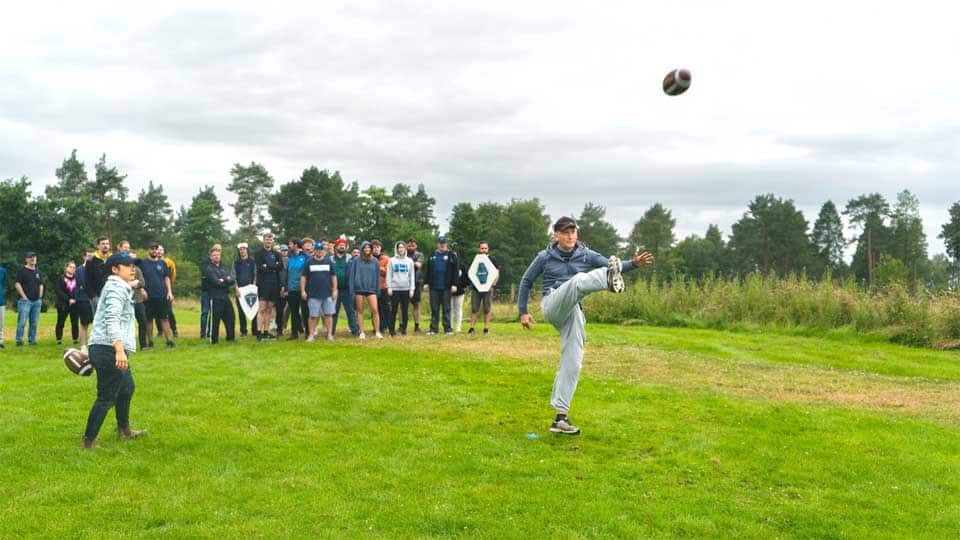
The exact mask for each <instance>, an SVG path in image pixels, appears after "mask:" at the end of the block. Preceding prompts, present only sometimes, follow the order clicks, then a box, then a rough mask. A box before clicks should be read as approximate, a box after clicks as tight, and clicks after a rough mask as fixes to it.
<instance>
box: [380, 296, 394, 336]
mask: <svg viewBox="0 0 960 540" xmlns="http://www.w3.org/2000/svg"><path fill="white" fill-rule="evenodd" d="M390 305H391V302H390V295H389V294H387V290H386V289H380V294H379V295H377V311H379V312H380V332H386V331H387V330H388V329H389V328H390V321H391V320H392V319H393V317H392V316H391V315H390V311H391V309H390Z"/></svg>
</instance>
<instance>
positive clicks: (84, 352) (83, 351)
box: [80, 345, 90, 354]
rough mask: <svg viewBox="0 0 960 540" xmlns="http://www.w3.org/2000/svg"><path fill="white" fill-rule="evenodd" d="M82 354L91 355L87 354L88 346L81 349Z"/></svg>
mask: <svg viewBox="0 0 960 540" xmlns="http://www.w3.org/2000/svg"><path fill="white" fill-rule="evenodd" d="M80 352H82V353H83V354H90V353H89V352H87V346H86V345H84V346H83V347H80Z"/></svg>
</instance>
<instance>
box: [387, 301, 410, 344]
mask: <svg viewBox="0 0 960 540" xmlns="http://www.w3.org/2000/svg"><path fill="white" fill-rule="evenodd" d="M397 308H399V310H398V309H397ZM409 309H410V291H393V296H392V297H390V335H391V336H392V335H393V334H394V333H395V332H396V328H397V314H398V313H399V314H400V333H401V334H406V333H407V311H409Z"/></svg>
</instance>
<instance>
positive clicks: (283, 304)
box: [264, 296, 287, 336]
mask: <svg viewBox="0 0 960 540" xmlns="http://www.w3.org/2000/svg"><path fill="white" fill-rule="evenodd" d="M276 307H277V317H276V322H277V335H278V336H279V335H281V334H283V330H284V328H285V327H286V326H287V325H286V324H284V322H285V321H284V317H283V311H284V310H285V309H287V299H286V298H284V297H282V296H281V297H280V298H279V299H278V300H277V303H276ZM264 331H265V332H266V330H264Z"/></svg>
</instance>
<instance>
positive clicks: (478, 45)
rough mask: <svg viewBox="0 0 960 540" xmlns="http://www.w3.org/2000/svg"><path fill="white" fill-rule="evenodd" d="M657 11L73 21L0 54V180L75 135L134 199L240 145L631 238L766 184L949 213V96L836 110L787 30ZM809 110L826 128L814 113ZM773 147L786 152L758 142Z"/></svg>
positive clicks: (251, 156)
mask: <svg viewBox="0 0 960 540" xmlns="http://www.w3.org/2000/svg"><path fill="white" fill-rule="evenodd" d="M652 9H653V8H645V11H644V15H647V16H645V17H639V16H638V15H639V13H627V12H625V13H619V12H618V10H597V9H581V10H580V11H576V12H575V11H571V10H568V9H564V8H563V7H557V6H553V5H546V4H545V5H523V6H521V5H514V4H509V5H508V4H503V5H498V4H496V3H491V4H477V5H471V6H466V7H465V6H453V5H449V6H447V5H442V4H441V5H428V4H422V3H417V2H378V3H344V4H342V5H336V4H330V5H328V4H326V3H325V4H324V5H322V6H315V7H313V8H312V9H311V10H308V12H305V13H292V12H291V13H290V14H282V13H279V12H278V13H272V14H264V13H258V12H247V11H243V10H242V9H237V10H231V11H230V12H224V11H220V10H217V9H213V8H210V7H205V6H202V5H200V6H194V5H193V4H189V5H187V6H184V7H182V8H180V9H173V10H172V11H171V13H170V14H167V15H163V16H151V15H149V14H147V15H139V14H138V16H136V17H133V16H132V15H130V14H124V13H120V14H116V15H110V14H107V15H98V16H96V17H93V16H89V15H88V16H87V17H86V18H82V19H80V20H76V21H73V20H66V19H65V20H63V21H60V22H59V24H60V26H57V27H56V28H55V29H54V30H50V31H47V33H43V32H44V31H43V30H40V31H38V33H37V35H36V36H35V37H31V36H29V35H28V36H27V37H25V38H24V39H26V40H27V43H28V45H27V46H26V47H25V48H24V49H23V51H22V52H23V54H16V55H10V56H9V57H6V56H5V57H4V58H3V59H0V74H2V75H0V83H2V84H0V177H10V176H19V175H20V174H28V175H30V176H31V177H32V178H33V179H34V181H35V183H37V184H38V186H39V185H42V184H43V183H46V182H50V181H52V177H53V170H54V169H55V168H56V167H57V166H58V165H59V163H60V161H61V160H62V159H63V158H65V157H66V156H67V155H68V154H69V151H70V149H71V148H74V147H78V148H80V151H81V154H82V157H83V158H84V159H86V161H87V163H88V165H89V166H91V168H92V164H93V162H94V161H95V160H96V158H97V156H99V154H100V153H101V152H106V153H107V154H108V158H110V159H115V160H117V163H118V164H119V165H120V166H121V168H123V169H124V170H126V171H128V172H129V173H130V182H131V192H133V193H136V191H138V190H139V188H140V187H142V185H143V184H146V181H147V179H153V180H155V181H157V182H160V183H163V184H164V185H165V186H166V189H167V191H168V192H169V193H171V195H172V198H173V199H174V202H175V203H178V204H179V203H186V202H188V201H189V198H190V197H191V196H192V194H193V193H194V192H195V191H196V189H197V186H199V185H203V184H207V183H210V184H214V185H216V186H217V187H218V189H219V190H220V193H221V195H222V197H224V198H225V199H226V200H228V201H229V199H230V198H229V197H228V194H227V192H226V191H225V189H224V188H225V186H226V184H227V182H228V180H229V178H228V171H229V168H230V166H231V165H232V163H233V162H238V161H239V162H249V161H251V160H253V161H259V162H263V163H264V164H266V165H267V166H268V168H269V169H270V171H271V172H272V173H273V175H274V177H275V178H276V179H277V181H278V182H279V183H282V182H286V181H289V180H290V179H292V178H295V177H297V176H299V174H300V172H301V171H302V169H303V168H305V167H307V166H309V165H317V166H319V167H322V168H328V169H332V170H340V171H341V172H342V173H343V175H344V177H345V178H346V179H348V180H357V181H359V182H360V183H361V184H362V185H369V184H381V185H382V184H392V183H394V182H396V181H404V182H410V183H418V182H423V183H425V184H426V186H427V189H428V191H429V192H430V193H431V194H434V195H435V196H436V198H437V200H438V211H437V214H438V217H439V218H440V219H441V220H445V219H446V218H447V217H448V214H449V209H450V208H451V207H452V206H453V204H455V203H456V202H460V201H472V202H480V201H485V200H499V201H503V200H509V199H510V198H512V197H522V198H529V197H539V198H540V199H541V200H542V201H544V203H545V204H546V205H547V207H548V211H549V212H550V213H551V214H553V215H559V214H564V213H574V212H579V211H580V210H581V209H582V207H583V205H584V204H585V203H586V202H587V201H592V202H595V203H599V204H602V205H604V206H606V207H607V209H608V216H610V218H611V220H613V221H614V223H615V224H616V225H617V226H618V228H619V229H620V231H621V232H622V233H624V234H626V233H627V232H629V229H630V226H631V225H632V222H633V221H634V220H635V219H637V218H638V217H639V216H640V215H641V214H642V212H643V211H644V210H645V209H646V208H648V207H649V206H650V205H651V204H653V203H655V202H661V203H663V204H665V205H667V206H668V207H669V208H671V209H673V210H674V214H675V215H676V216H677V217H678V236H684V235H685V234H689V233H690V232H697V233H699V234H702V233H703V231H704V230H705V229H706V225H707V224H709V223H718V224H719V225H721V226H722V227H723V228H724V230H725V231H726V232H729V224H730V223H732V222H733V221H734V220H735V219H737V218H738V217H739V215H740V214H742V212H743V211H744V210H745V208H746V205H747V203H748V202H749V201H750V200H751V199H752V198H753V197H754V196H756V195H757V194H760V193H767V192H772V193H775V194H777V195H778V196H782V197H786V198H790V199H793V200H794V201H796V203H797V204H798V205H799V206H800V207H802V208H803V209H804V211H805V212H806V215H807V219H808V220H809V221H811V222H812V221H813V220H814V219H815V217H816V210H817V209H818V208H819V205H820V204H822V203H823V202H824V201H825V200H827V199H831V200H833V201H834V202H835V203H836V204H837V205H838V206H840V207H842V206H843V205H844V204H845V202H846V201H847V200H848V199H850V198H852V197H855V196H856V195H859V194H861V193H868V192H873V191H879V192H881V193H883V194H885V195H886V196H887V197H888V198H890V199H891V200H892V199H893V197H894V195H895V193H896V192H897V191H899V190H901V189H904V188H908V189H911V190H912V191H914V193H916V194H917V195H918V196H919V198H920V200H921V203H922V204H923V207H924V215H925V217H926V216H937V215H943V216H944V218H943V219H946V218H945V214H946V207H947V206H949V204H950V203H951V202H953V201H954V200H956V199H958V198H960V195H958V192H957V191H956V189H955V188H954V187H953V186H954V185H955V182H956V178H957V173H958V172H960V163H958V160H960V157H958V156H960V152H958V150H960V126H958V125H956V123H955V121H954V122H953V123H952V124H951V123H949V122H946V121H940V120H937V118H939V117H943V118H956V116H952V117H951V116H950V115H949V114H947V112H949V111H940V110H933V109H931V110H929V111H928V110H926V109H922V108H921V109H918V108H917V107H919V106H917V107H914V106H913V105H911V106H910V107H907V106H905V105H902V104H901V106H897V107H892V106H891V108H890V109H889V110H888V109H883V110H877V111H876V116H877V117H880V118H884V117H885V116H889V121H885V122H867V121H865V120H863V119H864V118H867V119H871V115H870V114H869V113H871V112H873V111H870V110H866V112H862V111H861V113H862V116H857V115H855V114H853V113H852V112H851V111H850V110H849V109H850V108H851V107H855V106H857V104H858V103H859V101H858V100H860V97H861V94H859V93H857V94H855V95H854V94H849V93H848V94H844V95H840V96H834V95H830V96H828V97H824V95H823V94H825V92H824V91H823V89H822V87H817V86H812V87H806V86H804V87H801V86H800V85H801V83H804V82H805V81H803V79H805V78H806V77H803V76H801V75H800V74H799V73H802V68H800V67H798V66H795V65H794V66H790V65H786V66H781V64H780V62H778V61H773V60H778V59H779V58H784V57H786V58H791V57H794V56H797V55H799V53H798V51H797V49H791V48H790V47H792V45H791V43H794V42H797V43H799V42H800V41H801V40H794V39H793V38H794V37H796V36H795V35H793V34H791V32H792V30H791V29H788V28H784V29H778V31H780V32H783V33H784V35H783V43H776V42H773V41H771V38H772V37H773V34H774V33H775V32H773V31H772V30H770V29H767V30H765V31H764V33H763V36H764V39H765V43H768V48H769V51H768V50H763V51H758V50H756V47H755V46H754V43H753V42H752V41H751V39H750V37H751V34H750V32H752V31H753V30H751V28H752V27H750V26H739V21H738V20H725V21H723V24H722V25H719V26H722V27H723V28H724V32H723V33H722V34H723V35H722V36H721V37H722V38H723V39H714V38H717V36H714V35H712V34H711V32H715V31H716V30H713V29H712V28H713V26H716V25H710V26H702V27H699V30H698V35H693V36H690V39H689V40H686V41H682V42H677V41H676V40H675V39H673V38H674V37H675V36H674V35H673V33H672V32H671V31H670V30H669V29H668V28H665V25H663V24H662V23H661V22H658V21H663V20H671V18H673V17H675V16H676V15H678V13H673V12H671V11H669V10H670V9H672V8H668V7H666V6H664V7H662V8H658V9H663V10H665V11H663V12H659V11H658V12H656V13H654V12H652V11H651V12H650V13H647V10H652ZM601 11H602V13H601ZM654 11H655V10H654ZM718 13H719V12H718ZM679 14H680V15H682V10H681V12H679ZM854 15H856V14H850V13H847V14H844V13H838V14H837V17H838V20H840V19H842V18H843V17H845V16H854ZM53 22H54V23H56V22H57V21H53ZM840 27H842V25H841V26H840ZM857 28H860V26H857ZM67 29H69V31H68V30H67ZM882 30H883V28H880V29H879V30H877V31H878V32H881V31H882ZM863 31H870V29H864V30H863ZM738 32H739V33H738ZM844 35H845V34H843V33H841V34H839V37H843V36H844ZM943 35H946V34H943ZM833 38H834V39H833V40H831V41H830V44H831V48H839V47H842V46H843V42H842V41H837V39H838V36H833ZM31 39H32V41H31ZM741 41H742V43H741ZM667 43H669V44H670V47H667V46H665V45H664V44H667ZM707 45H709V46H707ZM741 47H742V48H741ZM938 50H939V49H938ZM944 50H950V49H949V48H944ZM800 56H802V55H800ZM729 58H745V59H746V60H744V61H749V62H750V63H752V64H757V65H766V66H769V69H768V70H767V72H768V75H766V76H768V77H769V78H770V83H769V84H770V86H769V87H771V88H781V89H784V91H787V92H791V94H790V95H789V96H776V95H774V96H767V95H764V92H762V91H756V90H755V89H754V88H750V89H744V83H743V81H742V80H725V79H724V78H723V77H724V75H725V73H726V74H728V76H729V77H731V78H735V77H742V76H743V73H744V72H745V70H744V68H743V67H742V66H741V67H737V66H731V64H730V60H729ZM818 58H820V59H821V60H823V61H827V60H829V56H818ZM924 58H926V60H925V61H930V59H929V58H928V57H927V56H925V57H924ZM680 61H694V62H695V63H697V62H699V63H700V64H701V67H700V68H699V71H696V73H697V75H696V76H695V80H696V81H697V82H696V83H695V87H694V88H693V89H692V90H691V92H690V93H689V94H688V95H686V96H684V97H682V98H678V99H671V100H664V99H662V98H663V96H662V95H661V94H660V93H659V90H658V89H657V82H658V81H657V80H656V78H654V79H653V80H652V82H650V81H645V82H644V83H643V84H645V85H649V89H648V90H649V93H647V89H644V90H640V89H638V87H635V86H632V85H634V84H636V83H637V81H638V80H640V79H641V78H644V79H645V78H647V77H649V74H650V73H654V74H655V75H654V77H659V76H660V75H662V73H663V66H664V65H667V66H669V65H672V64H673V63H674V62H680ZM861 69H864V68H861ZM701 73H703V74H705V75H704V76H703V77H701V76H700V74H701ZM942 76H943V77H947V76H952V75H949V74H948V73H945V74H944V75H942ZM949 82H950V81H948V80H942V81H939V83H940V84H931V87H932V88H949V87H950V84H949ZM821 84H822V83H821ZM876 88H877V89H878V90H877V96H868V97H872V98H873V99H871V100H869V103H868V104H867V105H865V107H866V106H871V107H875V106H876V104H877V103H883V102H884V100H886V101H887V102H890V103H896V98H897V97H899V96H900V95H898V94H890V95H881V94H880V93H879V92H880V90H883V91H888V92H895V91H900V90H899V89H898V88H897V87H896V85H895V84H887V85H883V84H882V83H880V82H878V83H877V84H876ZM760 90H762V89H760ZM841 90H843V89H837V90H836V92H839V91H841ZM851 91H853V90H851ZM831 92H833V90H831ZM904 96H905V95H904ZM785 97H787V98H789V97H794V98H796V97H801V98H803V100H804V101H803V102H802V103H798V104H797V105H796V106H794V105H789V104H788V101H787V100H786V99H785ZM928 97H929V99H930V100H931V101H932V103H933V105H931V107H942V106H943V103H945V102H944V101H943V100H940V101H937V100H936V99H939V98H937V96H936V95H933V96H928ZM658 98H659V99H658ZM935 98H936V99H935ZM951 99H952V98H951ZM864 101H866V100H864ZM902 101H903V103H913V102H912V101H910V99H908V97H903V98H902ZM838 104H839V105H838ZM794 108H796V109H797V110H796V111H794ZM821 110H822V111H823V112H822V115H823V117H829V118H830V120H831V122H823V121H821V118H820V117H815V118H812V119H811V118H808V116H810V115H813V114H821V113H820V112H819V111H821ZM771 111H775V112H776V118H771V117H770V116H771V115H770V112H771ZM853 112H857V111H853ZM751 113H752V114H753V116H750V114H751ZM921 113H922V114H921ZM848 114H849V116H846V115H848ZM901 114H903V115H907V114H909V115H911V116H909V117H906V116H905V117H902V118H901V117H900V116H897V115H901ZM904 126H907V127H904ZM752 145H756V146H755V147H754V146H752ZM774 147H775V148H776V149H778V151H780V150H782V151H783V155H780V154H776V153H773V154H771V155H765V153H767V152H772V150H771V148H774ZM158 154H161V157H160V158H157V155H158ZM734 154H735V155H734ZM941 208H942V212H941V211H940V210H939V209H941ZM935 219H936V218H933V219H931V220H929V222H928V223H927V227H928V237H931V238H930V240H931V245H932V246H936V245H937V244H938V242H937V241H936V240H934V239H933V237H935V233H933V234H931V231H935V230H936V229H938V228H939V225H940V223H942V221H941V222H935ZM934 249H936V247H935V248H934ZM941 251H942V249H941Z"/></svg>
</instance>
